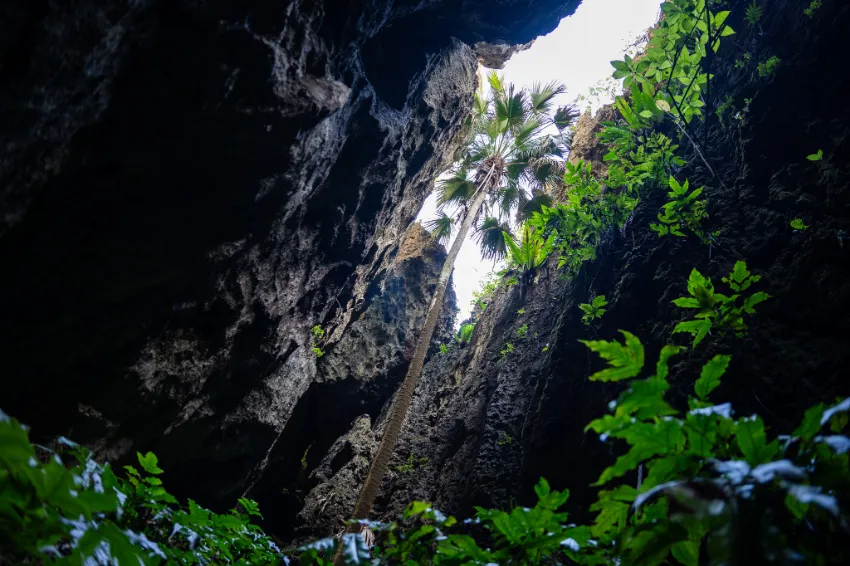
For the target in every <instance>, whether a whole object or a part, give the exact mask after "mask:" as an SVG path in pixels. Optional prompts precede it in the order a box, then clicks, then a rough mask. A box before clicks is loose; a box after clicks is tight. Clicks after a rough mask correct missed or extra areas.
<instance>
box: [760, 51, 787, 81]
mask: <svg viewBox="0 0 850 566" xmlns="http://www.w3.org/2000/svg"><path fill="white" fill-rule="evenodd" d="M781 63H782V59H780V58H779V57H777V56H776V55H774V56H772V57H769V58H768V59H765V60H764V61H762V62H761V63H759V65H758V73H759V76H760V77H762V78H767V77H772V76H773V75H775V74H776V70H777V69H778V68H779V65H780V64H781Z"/></svg>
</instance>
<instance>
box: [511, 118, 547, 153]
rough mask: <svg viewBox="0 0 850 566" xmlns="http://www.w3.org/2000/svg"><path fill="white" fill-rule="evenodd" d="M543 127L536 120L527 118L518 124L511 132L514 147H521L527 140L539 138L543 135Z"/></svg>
mask: <svg viewBox="0 0 850 566" xmlns="http://www.w3.org/2000/svg"><path fill="white" fill-rule="evenodd" d="M543 129H544V125H543V123H542V122H541V121H540V120H538V119H537V118H528V119H527V120H524V121H523V122H521V123H518V124H517V125H516V126H515V127H514V130H513V133H514V136H513V137H514V145H515V146H516V147H519V148H521V147H523V146H525V144H527V143H528V142H529V140H532V139H535V138H537V137H539V136H540V135H541V134H542V133H543Z"/></svg>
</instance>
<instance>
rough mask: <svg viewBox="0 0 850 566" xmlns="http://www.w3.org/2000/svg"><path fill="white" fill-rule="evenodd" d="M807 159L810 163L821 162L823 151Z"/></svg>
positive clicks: (808, 156) (820, 150)
mask: <svg viewBox="0 0 850 566" xmlns="http://www.w3.org/2000/svg"><path fill="white" fill-rule="evenodd" d="M806 159H808V160H809V161H821V160H822V159H823V150H822V149H819V150H818V152H817V153H813V154H811V155H807V156H806Z"/></svg>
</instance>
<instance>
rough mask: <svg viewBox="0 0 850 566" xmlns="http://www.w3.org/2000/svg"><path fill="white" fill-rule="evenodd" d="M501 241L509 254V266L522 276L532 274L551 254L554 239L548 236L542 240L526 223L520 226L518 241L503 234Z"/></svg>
mask: <svg viewBox="0 0 850 566" xmlns="http://www.w3.org/2000/svg"><path fill="white" fill-rule="evenodd" d="M503 241H504V242H505V244H506V246H507V249H508V252H509V254H508V263H509V265H511V266H512V267H515V268H517V269H519V270H520V271H521V272H522V273H523V274H532V273H534V272H535V270H536V269H537V268H538V267H540V266H541V265H543V262H544V261H546V258H547V257H549V254H550V253H552V246H553V245H554V241H555V237H554V235H550V236H549V237H548V238H545V239H544V238H543V237H542V236H541V234H540V233H539V232H537V231H535V230H534V229H533V228H532V227H531V226H530V225H529V224H528V223H526V224H524V225H523V226H522V233H521V236H520V239H519V240H516V241H515V240H514V238H513V236H511V235H510V234H509V233H507V232H504V233H503Z"/></svg>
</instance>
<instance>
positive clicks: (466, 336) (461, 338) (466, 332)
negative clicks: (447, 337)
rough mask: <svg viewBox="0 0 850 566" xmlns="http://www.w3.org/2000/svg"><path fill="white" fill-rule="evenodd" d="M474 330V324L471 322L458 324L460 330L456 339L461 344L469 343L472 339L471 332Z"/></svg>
mask: <svg viewBox="0 0 850 566" xmlns="http://www.w3.org/2000/svg"><path fill="white" fill-rule="evenodd" d="M474 330H475V324H474V323H471V322H467V323H465V324H461V325H460V330H459V331H458V334H457V341H458V342H459V343H461V344H463V343H467V344H468V343H469V341H470V340H471V339H472V332H473V331H474Z"/></svg>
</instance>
